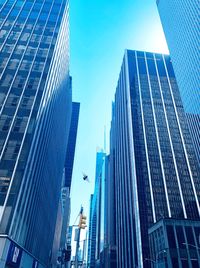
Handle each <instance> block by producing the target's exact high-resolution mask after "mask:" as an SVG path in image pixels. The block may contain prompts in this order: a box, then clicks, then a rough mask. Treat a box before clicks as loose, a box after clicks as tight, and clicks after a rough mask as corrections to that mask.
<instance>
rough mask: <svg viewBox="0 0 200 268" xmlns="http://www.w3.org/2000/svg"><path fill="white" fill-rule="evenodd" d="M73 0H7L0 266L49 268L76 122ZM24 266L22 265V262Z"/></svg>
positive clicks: (2, 27)
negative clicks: (70, 20)
mask: <svg viewBox="0 0 200 268" xmlns="http://www.w3.org/2000/svg"><path fill="white" fill-rule="evenodd" d="M68 16H69V14H68V1H67V0H35V1H33V0H16V1H13V0H8V1H1V3H0V240H1V244H3V245H4V247H3V248H2V251H1V256H0V266H1V267H4V265H13V263H12V257H13V255H12V254H13V252H16V251H17V252H18V255H17V256H18V257H17V263H18V265H20V267H21V266H23V267H32V266H33V265H34V267H36V266H35V265H38V264H39V267H49V265H50V260H51V256H52V243H53V239H54V231H55V225H56V216H57V211H58V204H59V198H60V190H61V182H62V175H63V167H64V161H65V155H66V147H67V142H68V133H69V127H70V121H71V110H72V100H71V99H72V96H71V95H72V93H71V79H70V77H69V30H68ZM16 267H18V266H16Z"/></svg>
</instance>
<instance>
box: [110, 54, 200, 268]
mask: <svg viewBox="0 0 200 268" xmlns="http://www.w3.org/2000/svg"><path fill="white" fill-rule="evenodd" d="M111 146H112V150H111V155H110V157H111V158H112V161H113V164H112V165H111V167H112V168H113V170H112V174H113V175H112V176H113V177H112V179H111V182H112V181H113V182H112V185H113V186H114V188H115V200H116V201H115V206H116V217H115V219H116V248H117V265H118V266H117V267H119V268H122V267H123V268H126V267H127V268H129V267H140V268H142V267H150V266H149V265H153V264H155V261H154V262H153V260H152V263H151V264H150V263H149V262H148V260H149V259H151V256H150V246H149V235H148V229H149V228H150V227H152V226H153V225H154V224H156V222H158V221H159V220H161V219H165V218H171V219H176V220H185V221H187V220H197V221H199V220H200V205H199V199H200V183H199V179H200V170H199V166H198V164H197V158H196V155H195V152H194V147H193V142H192V140H191V136H190V132H189V129H188V125H187V122H186V115H185V113H184V109H183V105H182V101H181V97H180V93H179V88H178V85H177V82H176V79H175V74H174V71H173V67H172V63H171V59H170V56H169V55H161V54H155V53H149V52H142V51H131V50H126V52H125V55H124V58H123V63H122V67H121V72H120V76H119V80H118V84H117V89H116V94H115V102H114V107H113V115H112V127H111ZM197 236H198V235H197ZM188 243H189V242H188ZM186 262H187V263H188V265H189V262H188V259H187V260H186ZM199 265H200V264H199ZM152 267H153V266H152ZM168 267H170V266H168ZM179 267H181V266H179ZM188 267H190V266H188Z"/></svg>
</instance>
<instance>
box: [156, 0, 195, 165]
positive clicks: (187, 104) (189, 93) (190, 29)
mask: <svg viewBox="0 0 200 268" xmlns="http://www.w3.org/2000/svg"><path fill="white" fill-rule="evenodd" d="M157 6H158V11H159V14H160V18H161V22H162V26H163V29H164V33H165V36H166V40H167V44H168V47H169V51H170V55H171V59H172V64H173V68H174V72H175V75H176V80H177V83H178V86H179V90H180V94H181V98H182V101H183V106H184V109H185V112H186V114H187V118H188V124H189V129H190V132H191V134H192V138H193V142H194V145H195V150H196V153H197V156H198V160H199V165H200V74H199V66H200V50H199V37H200V26H199V25H200V19H199V1H198V0H192V1H190V0H157Z"/></svg>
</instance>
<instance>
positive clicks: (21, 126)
mask: <svg viewBox="0 0 200 268" xmlns="http://www.w3.org/2000/svg"><path fill="white" fill-rule="evenodd" d="M27 122H28V117H17V118H16V119H15V122H14V126H13V131H14V132H19V133H24V131H25V128H26V125H27Z"/></svg>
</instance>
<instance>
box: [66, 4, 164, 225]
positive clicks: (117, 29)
mask: <svg viewBox="0 0 200 268" xmlns="http://www.w3.org/2000/svg"><path fill="white" fill-rule="evenodd" d="M126 48H128V49H133V50H145V51H153V52H161V53H168V49H167V46H166V42H165V38H164V34H163V31H162V27H161V23H160V19H159V16H158V12H157V7H156V0H124V1H121V0H115V1H108V0H107V1H106V0H93V1H92V0H71V1H70V70H71V75H72V79H73V100H74V101H79V102H80V103H81V109H80V117H79V127H78V136H77V144H76V154H75V162H74V171H73V178H72V189H71V221H70V223H71V224H74V221H75V218H76V216H77V214H78V212H79V209H80V206H81V204H82V205H83V206H84V209H85V212H86V215H87V216H88V217H89V212H88V208H89V199H90V194H91V193H92V192H93V190H94V176H95V160H96V150H97V147H103V144H104V126H106V132H107V144H108V137H109V128H110V120H111V103H112V100H113V99H114V93H115V88H116V85H117V80H118V76H119V72H120V67H121V63H122V58H123V54H124V50H125V49H126ZM107 149H108V148H107ZM82 172H84V173H86V174H87V175H88V176H89V179H90V183H87V182H85V181H83V180H82Z"/></svg>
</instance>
